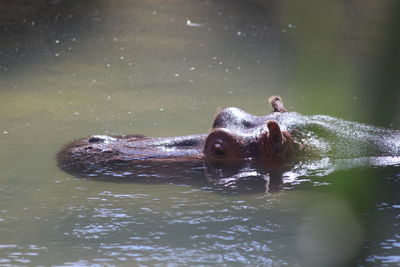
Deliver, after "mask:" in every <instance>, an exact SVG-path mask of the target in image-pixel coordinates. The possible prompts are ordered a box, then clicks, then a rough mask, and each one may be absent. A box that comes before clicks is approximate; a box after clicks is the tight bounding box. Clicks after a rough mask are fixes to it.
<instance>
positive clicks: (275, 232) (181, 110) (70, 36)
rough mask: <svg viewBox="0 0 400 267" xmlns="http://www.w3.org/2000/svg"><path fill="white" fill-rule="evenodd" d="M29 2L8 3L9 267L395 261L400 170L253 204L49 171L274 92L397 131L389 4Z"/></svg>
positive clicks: (1, 172)
mask: <svg viewBox="0 0 400 267" xmlns="http://www.w3.org/2000/svg"><path fill="white" fill-rule="evenodd" d="M18 2H21V1H2V2H0V9H1V10H2V12H1V15H0V22H1V27H0V36H1V42H0V151H1V153H0V203H1V204H0V266H24V265H26V266H37V265H40V266H72V265H73V266H89V265H90V266H92V265H96V266H97V265H98V266H112V265H116V266H133V265H140V264H143V265H157V264H159V265H166V264H168V263H171V264H176V265H188V264H193V265H196V264H198V265H221V266H224V265H225V266H227V265H235V264H236V265H244V264H245V265H253V264H259V265H272V266H275V265H276V266H281V265H288V266H293V265H301V266H310V265H313V266H326V265H340V264H349V263H352V262H353V260H356V261H357V262H358V263H371V262H373V263H374V264H380V265H383V264H390V263H399V262H400V256H399V255H400V235H399V232H400V228H399V227H400V226H399V224H398V219H399V216H400V212H399V211H400V210H399V209H400V197H399V194H398V192H399V187H400V182H399V179H400V177H399V175H400V167H399V166H398V165H394V166H386V167H370V168H368V167H363V168H356V169H352V170H345V171H337V172H334V173H331V174H326V175H322V176H320V175H315V176H313V175H310V176H304V177H299V178H297V179H295V180H290V181H289V180H287V181H286V182H285V183H284V185H283V189H282V190H281V191H279V192H275V193H266V192H262V190H261V192H253V193H247V194H245V193H237V192H230V191H221V190H216V189H214V188H212V187H210V186H196V185H192V186H191V185H188V184H187V183H182V184H179V183H172V184H171V183H158V184H157V183H156V184H140V183H117V182H115V181H113V182H99V181H90V180H82V179H78V178H75V177H73V176H71V175H69V174H66V173H64V172H62V171H61V170H60V169H59V168H58V167H57V163H56V159H55V155H56V153H57V152H58V151H59V150H60V149H61V147H62V146H63V144H65V143H67V142H69V141H71V140H74V139H76V138H79V137H84V136H88V135H89V134H124V133H141V134H145V135H151V136H172V135H186V134H195V133H204V132H207V131H208V130H209V128H210V126H211V122H212V118H213V116H214V114H215V113H216V112H217V110H219V109H221V108H224V107H228V106H238V107H241V108H242V109H244V110H246V111H248V112H252V113H255V114H265V113H266V112H267V110H268V107H267V105H266V101H267V98H268V97H269V96H270V95H275V94H279V95H281V96H282V97H283V98H284V100H286V105H287V106H288V107H289V109H290V110H295V111H299V112H302V113H306V114H316V113H322V114H328V115H331V116H337V117H341V118H344V119H351V120H356V121H362V122H369V123H376V124H380V125H383V126H385V127H391V128H397V129H398V128H399V126H400V117H399V115H398V114H399V112H398V111H399V105H398V102H397V101H398V97H399V96H398V88H397V91H396V90H390V88H389V87H387V86H385V87H382V88H381V87H380V86H376V83H374V81H375V82H376V81H379V77H377V76H379V75H380V74H379V71H376V68H377V67H376V66H377V64H378V63H376V62H379V58H380V56H381V54H382V49H383V47H384V46H385V44H387V43H390V40H387V38H388V37H387V35H386V34H385V33H387V27H386V26H385V25H386V24H385V23H386V19H387V18H388V15H387V13H386V11H387V10H388V7H390V5H389V2H381V3H380V4H377V3H374V2H373V1H371V3H369V4H365V3H364V2H363V3H358V2H357V1H354V2H352V3H347V2H346V3H344V2H340V1H333V2H331V3H330V4H321V3H319V2H317V1H316V2H314V1H307V3H304V5H301V6H300V5H296V4H294V3H289V2H287V1H268V2H264V1H233V2H232V1H181V0H174V1H85V2H83V1H65V2H68V3H64V1H48V2H45V1H37V2H33V1H32V2H29V3H30V4H29V3H25V5H22V3H18ZM375 63H376V64H375ZM378 65H379V64H378ZM379 94H385V95H386V96H389V97H388V98H387V99H389V100H385V102H379V101H380V100H381V98H380V97H379V96H380V95H379ZM393 103H394V105H393ZM377 113H378V114H379V113H381V114H382V113H383V114H382V115H384V116H382V117H377V116H375V115H374V114H377ZM172 171H173V170H172ZM193 176H196V177H185V178H193V179H202V177H203V176H202V174H201V173H198V172H196V173H195V174H193ZM200 184H201V183H200Z"/></svg>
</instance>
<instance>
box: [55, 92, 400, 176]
mask: <svg viewBox="0 0 400 267" xmlns="http://www.w3.org/2000/svg"><path fill="white" fill-rule="evenodd" d="M269 102H270V104H271V106H272V112H271V113H269V114H267V115H262V116H257V115H252V114H249V113H247V112H245V111H243V110H241V109H239V108H235V107H230V108H226V109H224V110H222V111H220V112H219V113H218V114H217V115H216V117H215V119H214V121H213V124H212V127H211V130H210V131H209V133H206V134H196V135H188V136H178V137H147V136H144V135H122V136H108V135H92V136H89V137H86V138H82V139H78V140H76V141H73V142H72V143H70V144H68V145H66V146H65V147H64V148H63V149H62V150H61V151H60V152H59V153H58V156H57V157H58V161H59V166H60V167H61V168H63V169H65V170H68V171H73V172H75V173H76V172H79V173H86V174H88V175H89V176H90V175H92V176H93V175H98V174H101V175H104V174H106V175H110V174H111V175H114V176H135V175H136V176H137V175H139V176H146V177H151V179H154V176H157V175H158V174H159V173H161V172H162V173H164V174H165V173H170V172H176V171H177V170H182V171H183V172H185V171H187V170H189V169H190V170H193V168H197V167H199V166H207V173H208V174H209V173H210V172H211V173H213V174H212V175H211V177H213V178H211V180H218V179H220V178H224V179H227V178H231V177H239V178H240V177H243V176H246V177H248V176H249V173H252V171H253V170H255V169H262V170H264V171H261V172H256V175H255V176H259V175H260V174H263V175H265V174H268V175H269V176H270V177H279V178H277V179H278V180H280V181H281V180H282V174H283V173H284V172H285V171H288V170H293V169H295V170H297V171H298V172H299V173H302V174H303V173H304V171H307V170H309V169H312V170H315V163H316V162H317V163H318V166H319V167H318V168H325V169H329V168H332V166H333V165H335V164H336V165H335V166H336V168H338V167H337V162H338V160H339V161H340V160H342V159H350V158H351V159H358V160H357V161H356V163H354V162H353V163H352V164H353V165H354V164H360V159H364V160H361V161H362V162H364V161H365V160H366V161H368V162H374V159H375V161H376V162H382V160H380V161H379V160H377V159H382V158H385V157H386V158H387V157H391V160H392V161H393V159H396V160H398V159H399V156H400V133H399V131H398V130H392V129H384V128H379V127H374V126H371V125H367V124H362V123H357V122H350V121H346V120H341V119H337V118H333V117H330V116H324V115H312V116H307V115H301V114H299V113H297V112H288V111H287V109H286V108H285V107H284V104H283V101H282V99H281V98H280V97H279V96H273V97H271V98H269ZM321 159H325V160H324V161H321ZM326 159H329V164H328V165H327V161H326ZM335 160H336V161H335ZM310 161H312V162H313V163H312V164H308V165H307V163H309V162H310ZM399 161H400V160H399ZM321 162H322V163H323V164H322V165H321ZM332 162H333V163H332ZM296 164H297V165H296ZM324 164H325V165H324ZM332 164H333V165H332ZM347 165H349V164H347ZM347 165H346V164H345V166H347ZM350 165H351V164H350ZM171 166H173V168H170V167H171ZM188 166H190V167H188ZM210 166H211V167H210ZM227 166H228V167H229V168H228V169H226V167H227ZM237 166H240V167H237ZM210 170H211V171H210ZM221 170H223V171H221ZM232 170H235V171H232ZM243 170H245V171H243ZM249 170H250V171H249ZM188 173H190V171H188ZM221 173H229V175H221ZM238 174H239V175H238ZM206 176H207V179H210V175H206ZM250 176H251V175H250Z"/></svg>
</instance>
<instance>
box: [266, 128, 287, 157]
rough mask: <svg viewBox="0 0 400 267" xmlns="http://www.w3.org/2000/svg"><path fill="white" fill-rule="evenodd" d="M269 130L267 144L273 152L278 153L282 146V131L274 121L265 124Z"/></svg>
mask: <svg viewBox="0 0 400 267" xmlns="http://www.w3.org/2000/svg"><path fill="white" fill-rule="evenodd" d="M267 127H268V130H269V135H268V137H269V138H268V142H269V143H270V145H271V147H272V148H273V149H274V150H275V151H279V150H280V149H281V148H282V145H283V138H282V131H281V128H280V127H279V124H278V123H277V122H275V121H269V122H267Z"/></svg>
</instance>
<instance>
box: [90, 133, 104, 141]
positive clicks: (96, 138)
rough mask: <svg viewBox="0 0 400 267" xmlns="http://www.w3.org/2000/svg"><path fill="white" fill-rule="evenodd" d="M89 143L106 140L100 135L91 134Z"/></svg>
mask: <svg viewBox="0 0 400 267" xmlns="http://www.w3.org/2000/svg"><path fill="white" fill-rule="evenodd" d="M88 141H89V143H103V142H104V138H101V137H98V136H95V135H94V136H91V137H90V138H89V140H88Z"/></svg>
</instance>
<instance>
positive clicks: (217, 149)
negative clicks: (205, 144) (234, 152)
mask: <svg viewBox="0 0 400 267" xmlns="http://www.w3.org/2000/svg"><path fill="white" fill-rule="evenodd" d="M214 152H215V154H217V155H218V156H221V157H222V156H224V155H225V152H224V148H223V146H222V144H220V143H215V144H214Z"/></svg>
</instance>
